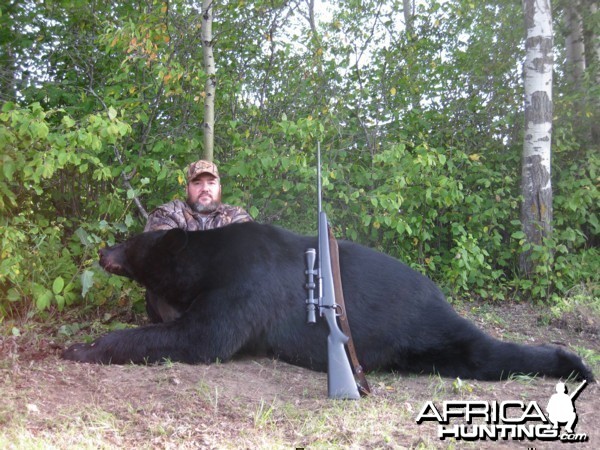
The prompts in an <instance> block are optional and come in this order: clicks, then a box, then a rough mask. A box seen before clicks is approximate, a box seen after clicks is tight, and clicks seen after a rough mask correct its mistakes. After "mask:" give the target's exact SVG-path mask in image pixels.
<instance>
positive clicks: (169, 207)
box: [144, 200, 252, 231]
mask: <svg viewBox="0 0 600 450" xmlns="http://www.w3.org/2000/svg"><path fill="white" fill-rule="evenodd" d="M251 220H252V217H250V214H248V213H247V212H246V211H245V210H244V209H242V208H240V207H239V206H231V205H226V204H223V203H222V204H221V205H219V207H218V208H217V209H216V210H215V211H213V212H211V213H210V214H200V213H197V212H195V211H193V210H192V208H190V206H189V205H188V204H187V203H186V202H184V201H181V200H173V201H171V202H169V203H166V204H164V205H162V206H159V207H158V208H156V209H155V210H154V211H152V212H151V213H150V215H149V216H148V222H147V223H146V227H145V228H144V231H156V230H170V229H171V228H181V229H183V230H187V231H198V230H210V229H212V228H219V227H224V226H225V225H229V224H232V223H237V222H249V221H251Z"/></svg>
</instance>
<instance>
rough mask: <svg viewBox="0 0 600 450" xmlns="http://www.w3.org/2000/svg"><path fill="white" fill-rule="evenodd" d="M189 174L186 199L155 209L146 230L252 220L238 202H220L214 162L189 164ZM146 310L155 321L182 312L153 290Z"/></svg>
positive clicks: (209, 226)
mask: <svg viewBox="0 0 600 450" xmlns="http://www.w3.org/2000/svg"><path fill="white" fill-rule="evenodd" d="M186 177H187V185H186V188H185V190H186V194H187V199H186V201H185V202H183V201H181V200H173V201H170V202H169V203H165V204H164V205H161V206H159V207H158V208H156V209H155V210H154V211H152V212H151V213H150V215H149V216H148V222H147V223H146V227H145V228H144V231H145V232H146V231H156V230H170V229H172V228H181V229H183V230H187V231H198V230H210V229H212V228H219V227H224V226H226V225H229V224H232V223H238V222H248V221H251V220H252V217H250V214H248V213H247V212H246V211H245V210H244V209H242V208H240V207H239V206H231V205H227V204H225V203H221V178H220V176H219V171H218V169H217V166H216V165H215V164H214V163H212V162H210V161H204V160H200V161H196V162H194V163H192V164H190V165H189V166H188V168H187V175H186ZM146 311H147V312H148V316H149V318H150V320H151V321H152V322H168V321H170V320H174V319H176V318H177V317H179V316H180V315H181V313H182V312H183V311H178V310H176V309H175V308H173V307H172V306H170V305H168V304H166V303H165V302H164V301H162V299H161V298H160V297H159V296H157V295H156V294H154V293H152V292H150V291H147V292H146Z"/></svg>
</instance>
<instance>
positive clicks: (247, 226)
mask: <svg viewBox="0 0 600 450" xmlns="http://www.w3.org/2000/svg"><path fill="white" fill-rule="evenodd" d="M316 247H317V239H316V238H315V237H306V236H300V235H297V234H294V233H292V232H290V231H287V230H284V229H282V228H278V227H275V226H271V225H265V224H259V223H255V222H248V223H243V224H233V225H229V226H227V227H223V228H218V229H214V230H209V231H195V232H186V231H183V230H180V229H173V230H168V231H155V232H148V233H143V234H140V235H137V236H135V237H133V238H131V239H129V240H127V241H125V242H124V243H122V244H119V245H116V246H113V247H110V248H106V249H103V250H102V251H101V257H100V264H101V265H102V267H104V268H105V270H107V271H108V272H111V273H113V274H117V275H122V276H126V277H129V278H132V279H133V280H135V281H137V282H139V283H140V284H142V285H143V286H145V287H146V288H147V289H149V290H150V291H151V292H152V295H154V296H155V300H156V303H155V304H154V306H153V311H154V314H155V315H156V316H157V317H159V318H161V317H163V318H164V319H166V320H164V321H163V322H161V323H155V324H150V325H147V326H141V327H138V328H134V329H126V330H118V331H113V332H111V333H108V334H106V335H105V336H102V337H100V338H99V339H97V340H96V341H95V342H93V343H91V344H75V345H72V346H71V347H69V348H68V349H67V350H65V352H64V354H63V357H64V358H66V359H69V360H74V361H82V362H90V363H104V364H110V363H112V364H127V363H130V362H131V363H153V362H161V361H164V360H171V361H180V362H185V363H191V364H194V363H210V362H213V361H216V360H220V361H226V360H229V359H230V358H232V357H233V356H234V355H236V354H237V353H240V352H241V351H244V350H256V349H260V350H262V351H267V352H268V353H269V354H270V355H272V356H274V357H277V358H280V359H282V360H284V361H287V362H289V363H292V364H296V365H299V366H303V367H306V368H309V369H313V370H319V371H325V370H327V344H326V343H327V335H328V329H327V325H326V323H325V321H324V320H323V319H320V320H317V323H316V324H307V323H306V304H305V299H306V297H307V292H306V290H305V283H306V276H305V270H306V269H305V263H304V253H305V251H306V249H307V248H316ZM339 253H340V267H341V275H342V282H343V287H344V297H345V301H346V308H347V316H348V320H349V323H350V327H351V329H352V335H353V339H354V342H355V346H356V350H357V354H358V358H359V361H360V362H361V364H362V366H363V368H364V369H365V370H367V371H369V370H375V369H379V370H398V371H409V372H415V373H439V374H440V375H442V376H446V377H461V378H470V379H481V380H499V379H502V378H507V377H508V376H509V375H510V374H513V373H524V374H531V375H533V374H537V375H547V376H551V377H557V378H567V377H570V376H573V377H576V378H585V379H587V380H591V379H593V376H592V373H591V371H590V370H589V369H588V368H587V367H586V366H585V364H584V363H583V361H582V360H581V358H579V357H578V356H577V355H575V354H574V353H571V352H569V351H567V350H565V349H564V348H561V347H557V346H549V345H539V346H529V345H520V344H516V343H511V342H504V341H500V340H497V339H495V338H492V337H491V336H489V335H487V334H485V333H484V332H482V331H481V330H479V329H478V328H477V327H476V326H474V325H473V324H472V323H471V322H469V321H468V320H466V319H464V318H462V317H460V316H459V315H458V314H457V313H456V312H455V311H454V309H453V308H452V307H451V306H450V304H449V303H448V302H447V301H446V299H445V298H444V296H443V294H442V293H441V292H440V290H439V289H438V288H437V287H436V285H435V284H434V283H433V282H432V281H431V280H429V279H428V278H427V277H425V276H423V275H422V274H420V273H418V272H416V271H414V270H412V269H411V268H409V267H408V266H406V265H404V264H403V263H401V262H399V261H398V260H396V259H394V258H392V257H390V256H387V255H385V254H382V253H379V252H376V251H374V250H372V249H369V248H366V247H364V246H361V245H358V244H355V243H351V242H347V241H340V242H339Z"/></svg>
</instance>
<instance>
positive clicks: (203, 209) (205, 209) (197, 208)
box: [190, 200, 219, 214]
mask: <svg viewBox="0 0 600 450" xmlns="http://www.w3.org/2000/svg"><path fill="white" fill-rule="evenodd" d="M218 207H219V202H218V201H216V200H213V201H212V202H210V203H208V204H207V205H204V204H202V203H200V202H196V203H191V204H190V208H192V210H193V211H194V212H197V213H200V214H206V213H211V212H213V211H215V210H216V209H217V208H218Z"/></svg>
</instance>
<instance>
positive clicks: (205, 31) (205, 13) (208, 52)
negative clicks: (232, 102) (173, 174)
mask: <svg viewBox="0 0 600 450" xmlns="http://www.w3.org/2000/svg"><path fill="white" fill-rule="evenodd" d="M213 2H214V0H202V54H203V61H204V70H205V71H206V75H207V77H208V78H207V80H206V86H205V90H204V93H205V97H204V123H203V127H202V128H203V131H204V153H203V155H202V159H205V160H207V161H212V160H213V159H214V141H215V134H214V133H215V129H214V128H215V94H216V91H217V70H216V66H215V58H214V55H213V37H212V19H213Z"/></svg>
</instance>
